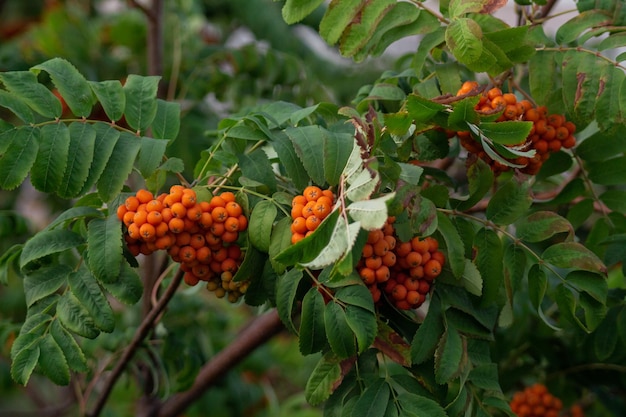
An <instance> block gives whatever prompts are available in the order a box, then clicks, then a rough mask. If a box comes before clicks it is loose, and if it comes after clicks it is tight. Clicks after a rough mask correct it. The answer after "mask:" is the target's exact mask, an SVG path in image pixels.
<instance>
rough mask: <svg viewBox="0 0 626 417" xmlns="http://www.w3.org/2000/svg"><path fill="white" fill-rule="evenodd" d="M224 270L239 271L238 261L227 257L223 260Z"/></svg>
mask: <svg viewBox="0 0 626 417" xmlns="http://www.w3.org/2000/svg"><path fill="white" fill-rule="evenodd" d="M222 271H227V272H230V273H233V274H234V273H235V271H237V262H236V261H235V260H234V259H231V258H226V259H224V260H223V261H222Z"/></svg>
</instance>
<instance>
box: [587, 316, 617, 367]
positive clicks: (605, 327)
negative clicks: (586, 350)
mask: <svg viewBox="0 0 626 417" xmlns="http://www.w3.org/2000/svg"><path fill="white" fill-rule="evenodd" d="M612 313H615V311H612ZM617 317H618V316H617V314H611V316H610V317H607V318H606V319H605V320H603V321H602V322H601V323H600V324H599V325H598V327H597V328H596V329H595V330H594V332H593V350H594V352H595V354H596V356H597V357H598V359H600V360H601V361H606V360H607V359H609V358H610V357H611V355H612V354H613V352H615V349H616V348H617V342H618V339H619V335H618V332H616V331H615V323H616V318H617Z"/></svg>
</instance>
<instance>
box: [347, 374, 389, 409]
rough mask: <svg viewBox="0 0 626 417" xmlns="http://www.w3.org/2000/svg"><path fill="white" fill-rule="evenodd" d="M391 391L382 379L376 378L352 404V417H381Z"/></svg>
mask: <svg viewBox="0 0 626 417" xmlns="http://www.w3.org/2000/svg"><path fill="white" fill-rule="evenodd" d="M390 397H391V389H390V388H389V384H388V383H387V381H386V380H385V379H384V378H378V379H376V380H375V381H374V382H372V383H371V385H370V386H368V387H367V388H366V389H365V391H363V393H362V394H361V396H360V397H359V399H358V400H357V401H356V403H355V404H354V408H353V409H352V414H351V415H352V416H354V417H383V416H385V410H386V409H387V405H388V404H389V402H390V401H389V398H390Z"/></svg>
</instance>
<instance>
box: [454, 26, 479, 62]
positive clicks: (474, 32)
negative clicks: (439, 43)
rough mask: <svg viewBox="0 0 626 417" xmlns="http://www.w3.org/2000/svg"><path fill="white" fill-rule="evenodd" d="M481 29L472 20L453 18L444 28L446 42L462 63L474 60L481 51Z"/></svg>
mask: <svg viewBox="0 0 626 417" xmlns="http://www.w3.org/2000/svg"><path fill="white" fill-rule="evenodd" d="M482 36H483V33H482V29H481V28H480V26H478V23H476V22H475V21H474V20H472V19H469V18H460V19H455V20H453V21H452V22H451V23H450V25H449V26H448V27H447V28H446V44H447V45H448V48H450V50H451V51H452V54H454V56H455V58H456V59H458V60H459V62H461V63H463V64H472V63H474V62H476V61H477V60H478V59H479V58H480V57H481V55H482V53H483V44H482V41H481V39H482Z"/></svg>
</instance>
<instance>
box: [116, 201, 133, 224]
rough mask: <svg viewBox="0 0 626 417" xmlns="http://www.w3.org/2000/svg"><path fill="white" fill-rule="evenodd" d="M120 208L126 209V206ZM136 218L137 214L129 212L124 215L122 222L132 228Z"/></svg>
mask: <svg viewBox="0 0 626 417" xmlns="http://www.w3.org/2000/svg"><path fill="white" fill-rule="evenodd" d="M120 207H124V208H126V207H125V206H120ZM134 218H135V212H134V211H127V212H126V213H124V217H123V218H122V222H124V224H125V225H126V226H130V224H131V223H132V222H133V221H134Z"/></svg>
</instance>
